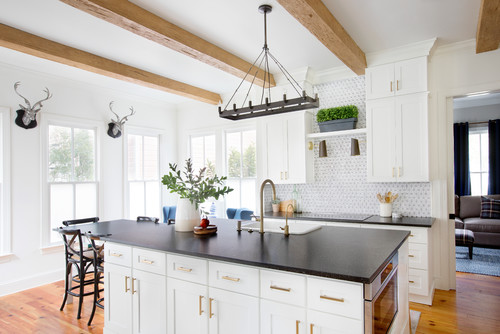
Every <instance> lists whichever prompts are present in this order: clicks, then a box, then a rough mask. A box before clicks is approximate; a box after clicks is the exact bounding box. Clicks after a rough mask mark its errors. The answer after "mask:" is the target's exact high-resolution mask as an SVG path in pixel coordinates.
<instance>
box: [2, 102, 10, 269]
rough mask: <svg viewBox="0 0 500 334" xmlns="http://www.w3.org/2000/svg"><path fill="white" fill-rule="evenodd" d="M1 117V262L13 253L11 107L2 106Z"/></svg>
mask: <svg viewBox="0 0 500 334" xmlns="http://www.w3.org/2000/svg"><path fill="white" fill-rule="evenodd" d="M0 118H1V126H2V132H1V137H0V150H1V155H2V162H3V163H2V165H1V166H0V169H1V170H0V178H1V179H2V188H1V189H0V191H1V192H2V193H1V198H2V202H1V203H0V211H1V212H2V217H1V218H0V237H1V238H2V240H1V243H0V245H1V248H0V262H4V261H7V260H8V259H10V257H11V255H12V221H11V212H10V210H11V199H10V197H11V192H10V186H11V184H10V179H11V177H10V163H11V161H10V108H8V107H0Z"/></svg>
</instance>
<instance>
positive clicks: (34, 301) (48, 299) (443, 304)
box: [0, 273, 500, 334]
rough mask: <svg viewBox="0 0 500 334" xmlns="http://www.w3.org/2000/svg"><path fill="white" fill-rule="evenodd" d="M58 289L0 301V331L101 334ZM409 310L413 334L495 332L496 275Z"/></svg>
mask: <svg viewBox="0 0 500 334" xmlns="http://www.w3.org/2000/svg"><path fill="white" fill-rule="evenodd" d="M63 291H64V283H63V282H62V281H61V282H56V283H52V284H48V285H44V286H41V287H38V288H34V289H30V290H25V291H22V292H19V293H15V294H12V295H8V296H4V297H0V333H2V334H4V333H5V334H7V333H9V334H17V333H102V328H103V326H104V312H103V310H101V309H99V308H97V310H96V314H95V316H94V320H93V322H92V326H87V321H88V318H89V315H90V312H91V305H92V298H91V297H88V298H86V299H85V302H84V310H83V311H82V318H81V319H80V320H76V312H77V309H78V304H76V303H75V304H73V305H67V306H66V307H65V308H64V311H59V307H60V303H61V302H62V295H63ZM75 300H76V299H75ZM410 308H411V309H412V310H416V311H420V312H422V314H421V316H420V321H419V323H418V328H417V333H467V334H469V333H474V334H475V333H478V334H480V333H488V334H490V333H500V277H492V276H483V275H474V274H465V273H457V291H453V290H451V291H443V290H436V293H435V295H434V302H433V306H432V307H430V306H426V305H422V304H416V303H410Z"/></svg>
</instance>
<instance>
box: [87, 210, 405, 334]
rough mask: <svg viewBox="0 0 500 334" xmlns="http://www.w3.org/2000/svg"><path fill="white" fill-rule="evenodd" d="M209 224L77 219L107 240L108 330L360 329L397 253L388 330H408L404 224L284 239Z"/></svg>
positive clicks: (341, 229) (330, 229)
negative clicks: (182, 226)
mask: <svg viewBox="0 0 500 334" xmlns="http://www.w3.org/2000/svg"><path fill="white" fill-rule="evenodd" d="M212 223H216V224H217V226H218V232H217V234H215V235H213V236H198V235H194V234H193V233H186V232H183V233H181V232H175V228H174V226H173V225H167V224H154V223H144V222H141V223H137V222H135V221H130V220H117V221H110V222H100V223H95V224H88V225H84V226H83V225H82V226H80V228H81V230H82V232H86V233H89V234H92V235H98V236H100V237H101V239H102V240H106V241H107V243H106V246H105V291H106V292H105V333H115V332H120V333H125V332H130V333H131V332H137V333H139V332H150V331H154V332H162V333H164V332H168V333H181V334H182V333H211V334H212V333H235V332H239V333H252V334H254V333H259V332H261V333H268V332H276V331H277V330H278V332H281V331H280V329H279V328H292V327H293V328H294V330H295V332H297V333H306V328H307V332H308V333H311V332H312V331H314V330H316V331H317V332H321V330H322V329H321V328H324V329H325V330H326V329H329V330H333V332H339V333H351V332H352V333H363V332H364V331H365V329H364V327H365V314H364V313H365V312H364V307H365V306H364V299H365V295H364V294H365V292H364V286H365V285H369V284H370V283H373V282H374V280H375V279H376V278H377V277H378V275H379V274H380V272H381V271H382V270H383V269H384V268H386V266H387V265H388V263H389V262H390V261H391V259H393V258H394V256H395V255H396V257H397V256H398V255H397V254H399V271H398V277H399V280H398V281H399V283H398V287H399V290H398V291H399V304H400V305H399V312H398V314H397V317H396V319H395V321H394V322H393V325H392V331H393V332H394V333H400V332H406V331H407V328H408V299H407V293H408V290H407V283H406V282H407V270H408V267H407V254H408V249H407V247H408V246H407V245H408V244H407V238H408V236H409V232H408V231H390V230H370V231H367V230H365V229H353V228H345V227H326V226H324V227H322V228H321V229H319V230H316V231H313V232H311V233H309V234H306V235H291V236H290V237H285V236H284V235H283V234H277V233H265V234H264V235H260V234H259V233H255V232H254V233H249V232H237V231H236V222H235V221H230V220H223V219H218V220H213V221H212ZM398 250H399V253H398ZM405 294H406V297H405ZM315 295H317V297H318V298H317V299H316V298H315V297H314V296H315ZM330 295H331V296H330ZM165 314H166V317H165ZM235 326H237V327H235ZM276 326H277V327H276ZM280 326H282V327H280ZM289 326H292V327H289ZM322 326H323V327H322ZM328 326H330V327H328ZM276 328H278V329H276ZM283 330H284V329H283ZM283 332H289V331H283Z"/></svg>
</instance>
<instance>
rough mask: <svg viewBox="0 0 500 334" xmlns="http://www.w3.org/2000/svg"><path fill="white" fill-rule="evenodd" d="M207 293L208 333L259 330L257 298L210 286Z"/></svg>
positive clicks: (247, 333) (253, 332)
mask: <svg viewBox="0 0 500 334" xmlns="http://www.w3.org/2000/svg"><path fill="white" fill-rule="evenodd" d="M208 294H209V296H210V298H209V305H208V312H209V321H208V323H209V332H210V334H234V333H238V334H255V333H258V332H259V299H258V298H257V297H251V296H247V295H243V294H239V293H235V292H229V291H225V290H221V289H216V288H210V287H209V291H208Z"/></svg>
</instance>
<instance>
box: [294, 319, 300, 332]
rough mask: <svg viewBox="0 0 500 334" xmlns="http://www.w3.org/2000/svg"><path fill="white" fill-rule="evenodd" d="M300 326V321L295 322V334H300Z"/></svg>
mask: <svg viewBox="0 0 500 334" xmlns="http://www.w3.org/2000/svg"><path fill="white" fill-rule="evenodd" d="M299 324H300V321H299V320H295V334H299Z"/></svg>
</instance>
